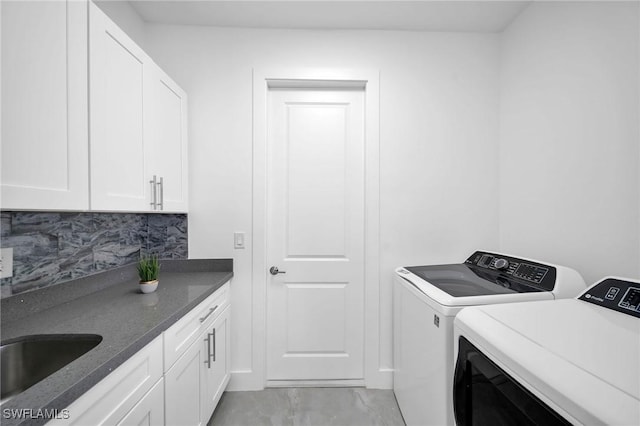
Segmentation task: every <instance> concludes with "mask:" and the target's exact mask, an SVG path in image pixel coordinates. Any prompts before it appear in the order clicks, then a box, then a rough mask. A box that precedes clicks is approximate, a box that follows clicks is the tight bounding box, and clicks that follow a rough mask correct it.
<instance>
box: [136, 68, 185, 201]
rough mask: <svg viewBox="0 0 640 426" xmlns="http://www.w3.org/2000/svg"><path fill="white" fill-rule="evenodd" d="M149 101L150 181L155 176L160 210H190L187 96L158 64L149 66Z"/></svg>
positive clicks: (148, 146)
mask: <svg viewBox="0 0 640 426" xmlns="http://www.w3.org/2000/svg"><path fill="white" fill-rule="evenodd" d="M148 71H149V72H148V73H147V75H146V87H147V95H148V96H147V97H146V99H145V101H146V102H145V112H146V115H145V117H146V122H145V144H146V148H147V150H148V158H149V162H148V165H149V169H148V172H147V180H150V179H152V177H153V176H154V175H155V176H156V178H157V179H158V181H159V180H160V178H162V184H161V185H160V184H158V185H157V187H156V201H157V210H166V211H180V212H186V211H187V210H188V203H187V200H188V182H187V178H188V173H187V170H188V163H187V161H188V159H187V94H186V93H185V92H184V91H183V90H182V89H181V88H180V86H178V85H177V84H176V83H175V82H174V81H173V80H172V79H171V78H169V76H167V75H166V74H165V73H164V72H163V71H162V70H161V69H160V68H158V67H157V66H156V65H155V64H151V65H150V66H149V67H148Z"/></svg>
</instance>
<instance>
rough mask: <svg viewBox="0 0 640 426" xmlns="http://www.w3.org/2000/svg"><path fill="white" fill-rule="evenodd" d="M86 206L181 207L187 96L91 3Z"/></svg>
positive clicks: (184, 205)
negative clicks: (88, 195) (88, 190)
mask: <svg viewBox="0 0 640 426" xmlns="http://www.w3.org/2000/svg"><path fill="white" fill-rule="evenodd" d="M89 17H90V19H89V29H90V33H89V82H90V83H89V84H90V86H89V87H90V105H89V107H90V108H89V110H90V132H91V138H90V141H91V150H90V152H91V209H93V210H121V211H122V210H127V211H173V212H186V211H187V194H188V188H187V175H188V173H187V96H186V94H185V93H184V91H183V90H182V89H181V88H180V87H179V86H178V85H177V84H176V83H175V82H174V81H173V80H171V78H169V76H167V75H166V74H165V73H164V72H163V71H162V70H161V69H160V68H159V67H158V66H157V65H156V64H155V63H154V62H153V61H152V60H151V58H149V56H147V54H146V53H145V52H144V51H143V50H142V49H141V48H140V47H139V46H138V45H137V44H136V43H135V42H133V40H131V39H130V38H129V37H128V36H127V35H126V34H125V33H124V32H123V31H122V30H121V29H120V28H119V27H118V26H117V25H116V24H115V23H113V22H112V21H111V20H110V19H109V18H108V17H107V16H106V15H105V14H104V13H103V12H102V11H101V10H100V9H99V8H98V7H97V6H96V5H94V4H93V3H91V4H90V10H89Z"/></svg>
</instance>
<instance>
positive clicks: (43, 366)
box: [0, 334, 102, 402]
mask: <svg viewBox="0 0 640 426" xmlns="http://www.w3.org/2000/svg"><path fill="white" fill-rule="evenodd" d="M101 341H102V336H98V335H97V334H44V335H33V336H23V337H18V338H15V339H10V340H7V341H6V342H2V344H0V363H1V364H2V368H1V371H0V381H1V382H2V383H1V390H2V395H1V397H0V399H1V401H2V402H5V401H6V400H7V399H10V398H11V397H12V396H14V395H16V394H19V393H20V392H22V391H24V390H26V389H28V388H30V387H31V386H33V385H34V384H36V383H38V382H39V381H40V380H42V379H44V378H45V377H47V376H49V375H51V374H53V373H55V372H56V371H58V370H59V369H61V368H62V367H64V366H65V365H67V364H69V363H70V362H71V361H73V360H75V359H77V358H79V357H80V356H82V355H84V354H85V353H87V352H89V351H90V350H91V349H93V348H95V347H96V346H97V345H98V343H100V342H101Z"/></svg>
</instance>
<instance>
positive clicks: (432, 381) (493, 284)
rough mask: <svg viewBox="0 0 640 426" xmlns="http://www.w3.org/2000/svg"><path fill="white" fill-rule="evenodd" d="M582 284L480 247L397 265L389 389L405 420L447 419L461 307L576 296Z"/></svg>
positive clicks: (572, 275)
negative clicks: (431, 261)
mask: <svg viewBox="0 0 640 426" xmlns="http://www.w3.org/2000/svg"><path fill="white" fill-rule="evenodd" d="M585 288H586V284H585V282H584V280H583V279H582V277H581V276H580V274H578V273H577V272H576V271H575V270H573V269H570V268H566V267H562V266H559V265H553V264H549V263H542V262H539V261H534V260H531V259H524V258H516V257H513V256H508V255H504V254H498V253H490V252H485V251H477V252H475V253H473V254H472V255H471V256H470V257H469V258H468V259H467V260H466V261H464V262H463V263H458V264H448V265H429V266H413V267H402V268H397V269H396V274H395V280H394V307H393V312H394V314H393V322H394V325H393V329H394V373H393V389H394V392H395V395H396V399H397V401H398V405H399V407H400V411H401V412H402V415H403V417H404V420H405V422H406V424H407V425H408V426H414V425H437V426H443V425H452V424H453V422H454V417H453V399H452V392H453V367H454V339H453V320H454V317H455V316H456V314H457V313H458V312H459V311H460V310H461V309H462V308H464V307H466V306H474V305H487V304H495V303H507V302H520V301H527V300H552V299H558V298H569V297H576V296H577V295H578V294H580V293H581V292H582V291H584V289H585Z"/></svg>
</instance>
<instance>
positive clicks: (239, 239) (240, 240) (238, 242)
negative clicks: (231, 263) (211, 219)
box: [233, 232, 244, 249]
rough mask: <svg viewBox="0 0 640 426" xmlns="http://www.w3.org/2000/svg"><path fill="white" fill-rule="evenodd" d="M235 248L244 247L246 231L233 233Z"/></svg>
mask: <svg viewBox="0 0 640 426" xmlns="http://www.w3.org/2000/svg"><path fill="white" fill-rule="evenodd" d="M233 248H234V249H243V248H244V232H234V233H233Z"/></svg>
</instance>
